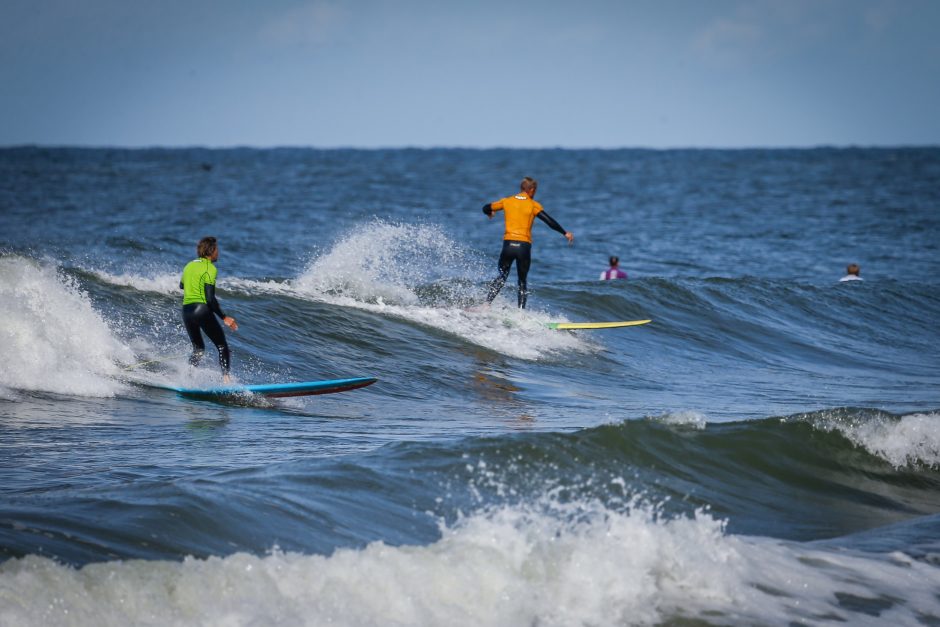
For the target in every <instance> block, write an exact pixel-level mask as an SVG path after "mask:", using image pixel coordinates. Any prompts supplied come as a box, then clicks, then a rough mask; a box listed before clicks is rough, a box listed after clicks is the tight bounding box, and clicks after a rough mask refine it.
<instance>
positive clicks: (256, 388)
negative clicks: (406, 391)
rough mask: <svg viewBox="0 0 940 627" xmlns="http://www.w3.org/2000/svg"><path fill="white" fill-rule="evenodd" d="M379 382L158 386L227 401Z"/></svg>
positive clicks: (371, 379)
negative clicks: (197, 386) (252, 396)
mask: <svg viewBox="0 0 940 627" xmlns="http://www.w3.org/2000/svg"><path fill="white" fill-rule="evenodd" d="M376 381H378V379H376V378H374V377H356V378H353V379H332V380H329V381H302V382H300V383H263V384H258V385H228V386H221V387H212V388H183V387H175V386H169V385H157V386H155V387H159V388H161V389H164V390H172V391H174V392H176V393H177V394H180V395H182V396H189V397H191V398H205V399H215V400H219V399H225V398H227V397H237V396H245V395H249V394H258V395H260V396H264V397H267V398H283V397H286V396H309V395H312V394H333V393H335V392H346V391H347V390H355V389H358V388H364V387H366V386H367V385H372V384H373V383H375V382H376Z"/></svg>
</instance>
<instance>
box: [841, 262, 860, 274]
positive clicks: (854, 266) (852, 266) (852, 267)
mask: <svg viewBox="0 0 940 627" xmlns="http://www.w3.org/2000/svg"><path fill="white" fill-rule="evenodd" d="M845 271H846V272H848V273H849V274H854V275H856V276H857V275H858V273H859V272H860V271H861V268H859V267H858V264H857V263H850V264H849V267H848V268H846V269H845Z"/></svg>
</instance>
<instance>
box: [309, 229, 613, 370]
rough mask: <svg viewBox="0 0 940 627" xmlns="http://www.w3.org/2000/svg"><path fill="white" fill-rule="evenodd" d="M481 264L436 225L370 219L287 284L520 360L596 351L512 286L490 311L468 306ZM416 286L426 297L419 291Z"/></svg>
mask: <svg viewBox="0 0 940 627" xmlns="http://www.w3.org/2000/svg"><path fill="white" fill-rule="evenodd" d="M485 268H486V266H485V265H484V264H483V262H482V260H480V259H478V258H477V257H475V256H474V254H473V253H471V252H470V251H469V250H467V249H466V248H465V247H463V246H461V245H460V244H458V243H456V242H454V241H453V240H452V239H450V238H449V237H447V236H446V235H445V234H443V233H442V232H441V231H440V229H439V228H437V227H431V226H421V225H402V224H389V223H386V222H382V221H374V222H372V223H370V224H368V225H366V226H365V227H363V228H361V229H357V230H356V231H355V232H354V233H353V234H351V235H349V236H347V237H346V238H343V239H342V240H341V241H339V242H338V243H337V244H336V245H335V246H333V248H332V249H331V250H329V251H328V252H327V253H325V254H324V255H322V256H320V257H319V258H317V259H316V260H314V261H313V262H312V263H311V264H310V266H309V267H308V268H307V269H306V270H305V271H304V272H303V273H302V274H301V276H299V277H298V278H296V279H295V280H294V281H292V282H291V284H292V287H293V288H294V289H295V290H296V293H297V294H298V295H300V296H304V297H307V298H313V299H316V300H321V301H323V302H328V303H331V304H336V305H341V306H344V307H355V308H358V309H363V310H366V311H372V312H375V313H380V314H382V315H388V316H393V317H396V318H401V319H404V320H409V321H412V322H417V323H419V324H424V325H427V326H430V327H434V328H436V329H440V330H443V331H447V332H448V333H452V334H454V335H457V336H459V337H461V338H463V339H464V340H466V341H468V342H471V343H473V344H476V345H478V346H483V347H485V348H488V349H490V350H493V351H496V352H500V353H503V354H506V355H510V356H513V357H518V358H522V359H538V358H540V357H544V356H546V355H550V354H552V353H560V352H563V351H570V350H577V351H593V350H597V346H596V345H594V344H592V343H590V342H589V341H587V340H586V339H584V338H582V337H579V336H576V335H573V334H570V333H559V332H558V331H553V330H550V329H548V328H546V327H545V325H544V323H545V322H548V321H549V320H554V321H559V320H563V318H559V317H557V316H555V317H554V318H550V317H549V315H548V314H547V313H545V312H539V311H538V310H537V309H528V310H525V311H520V310H519V309H517V308H516V306H515V302H514V301H515V290H513V289H511V286H507V287H506V288H505V289H504V290H503V291H504V292H505V293H506V294H508V295H505V294H504V295H501V296H500V297H499V298H498V299H497V300H496V301H495V302H494V304H493V307H492V308H489V309H483V310H477V311H468V310H467V309H466V305H468V304H470V303H471V302H480V301H481V300H482V297H483V292H482V289H483V288H482V285H484V284H485V282H486V281H487V280H488V279H491V278H492V276H491V275H492V271H491V269H485ZM428 286H431V288H429V287H428ZM421 288H424V290H425V291H431V292H432V294H431V295H427V294H425V295H422V294H421V293H420V292H421Z"/></svg>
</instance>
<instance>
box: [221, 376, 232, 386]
mask: <svg viewBox="0 0 940 627" xmlns="http://www.w3.org/2000/svg"><path fill="white" fill-rule="evenodd" d="M222 383H224V384H225V385H229V384H231V383H232V375H230V374H223V375H222Z"/></svg>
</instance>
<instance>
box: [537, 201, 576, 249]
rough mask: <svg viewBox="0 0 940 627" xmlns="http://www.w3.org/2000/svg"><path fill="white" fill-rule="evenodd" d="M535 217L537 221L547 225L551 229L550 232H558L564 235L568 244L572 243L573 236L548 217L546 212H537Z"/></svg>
mask: <svg viewBox="0 0 940 627" xmlns="http://www.w3.org/2000/svg"><path fill="white" fill-rule="evenodd" d="M536 216H537V217H538V219H539V220H541V221H542V222H544V223H545V224H547V225H548V226H549V227H551V228H552V230H555V231H558V232H559V233H561V234H562V235H564V236H565V238H566V239H567V240H568V243H569V244H570V243H571V242H573V241H574V235H573V234H572V233H571V232H570V231H566V230H565V229H564V227H562V226H561V225H560V224H558V222H557V221H556V220H555V218H553V217H552V216H550V215H548V212H547V211H545V210H544V209H543V210H542V211H539V212H538V213H537V214H536Z"/></svg>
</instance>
